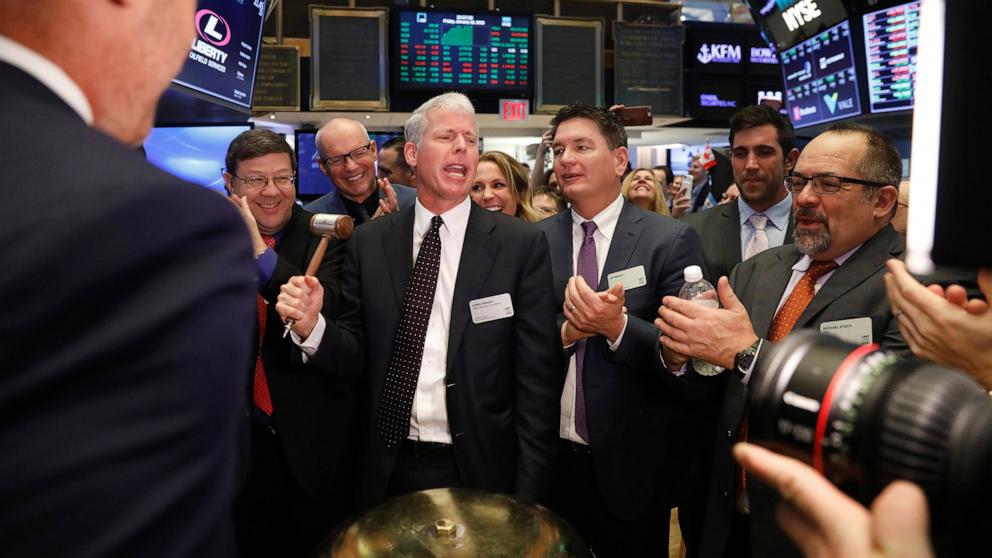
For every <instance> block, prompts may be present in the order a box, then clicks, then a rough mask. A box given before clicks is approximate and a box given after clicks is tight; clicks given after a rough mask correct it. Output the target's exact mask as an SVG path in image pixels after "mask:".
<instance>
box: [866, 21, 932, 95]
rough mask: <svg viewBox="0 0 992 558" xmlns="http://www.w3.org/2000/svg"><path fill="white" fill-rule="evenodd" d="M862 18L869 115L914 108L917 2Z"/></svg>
mask: <svg viewBox="0 0 992 558" xmlns="http://www.w3.org/2000/svg"><path fill="white" fill-rule="evenodd" d="M863 19H864V27H865V66H866V67H867V72H868V96H869V98H868V105H869V108H870V110H871V112H889V111H893V110H906V109H911V108H913V91H914V90H915V85H916V45H917V41H918V40H919V35H920V3H919V2H910V3H908V4H903V5H900V6H894V7H892V8H888V9H885V10H879V11H876V12H871V13H868V14H865V15H864V16H863Z"/></svg>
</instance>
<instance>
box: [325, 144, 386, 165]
mask: <svg viewBox="0 0 992 558" xmlns="http://www.w3.org/2000/svg"><path fill="white" fill-rule="evenodd" d="M373 145H375V140H369V142H368V143H367V144H365V145H363V146H360V147H356V148H354V149H352V150H351V151H349V152H347V153H344V154H342V155H331V156H330V157H325V158H323V159H321V160H320V162H321V163H324V166H325V167H328V168H330V167H336V166H339V165H343V164H344V163H345V161H347V160H348V159H351V160H352V161H353V162H355V163H356V164H357V163H358V159H360V158H364V157H365V156H366V155H368V154H370V153H371V152H372V146H373ZM362 150H365V151H364V153H361V154H359V155H358V156H357V157H356V156H355V152H356V151H362ZM331 159H338V161H337V162H334V161H331Z"/></svg>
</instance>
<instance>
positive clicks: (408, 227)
mask: <svg viewBox="0 0 992 558" xmlns="http://www.w3.org/2000/svg"><path fill="white" fill-rule="evenodd" d="M413 223H414V207H412V206H411V207H408V208H407V209H404V210H402V211H400V212H399V213H398V214H397V216H396V218H395V219H390V221H389V225H388V227H389V228H388V229H387V230H386V231H384V232H383V233H382V236H381V238H380V240H381V241H382V253H383V256H384V257H385V258H386V267H387V268H388V269H389V279H390V282H391V283H392V285H393V295H394V296H395V297H396V307H397V308H402V307H403V290H404V289H406V282H407V279H409V278H410V271H411V270H412V269H413Z"/></svg>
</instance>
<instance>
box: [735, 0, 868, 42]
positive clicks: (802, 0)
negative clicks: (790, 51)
mask: <svg viewBox="0 0 992 558" xmlns="http://www.w3.org/2000/svg"><path fill="white" fill-rule="evenodd" d="M748 4H749V5H750V7H751V15H752V16H753V17H754V21H756V22H758V24H759V25H760V26H761V28H762V30H763V31H764V33H765V36H766V37H767V38H768V40H769V42H771V43H773V45H774V46H775V47H776V50H778V51H781V50H782V49H785V48H788V47H790V46H792V45H794V44H797V43H798V42H800V41H802V40H803V39H807V38H810V37H813V36H815V35H817V34H818V33H820V32H822V31H823V30H825V29H827V28H828V27H830V26H832V25H835V24H836V23H838V22H840V21H842V20H844V19H845V18H847V17H848V15H849V10H848V9H847V7H846V6H845V5H844V2H843V1H842V0H750V1H749V2H748Z"/></svg>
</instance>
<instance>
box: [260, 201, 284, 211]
mask: <svg viewBox="0 0 992 558" xmlns="http://www.w3.org/2000/svg"><path fill="white" fill-rule="evenodd" d="M256 203H257V204H258V206H259V207H261V208H262V209H275V208H276V207H278V206H279V202H278V201H274V202H272V203H262V202H256Z"/></svg>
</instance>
